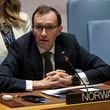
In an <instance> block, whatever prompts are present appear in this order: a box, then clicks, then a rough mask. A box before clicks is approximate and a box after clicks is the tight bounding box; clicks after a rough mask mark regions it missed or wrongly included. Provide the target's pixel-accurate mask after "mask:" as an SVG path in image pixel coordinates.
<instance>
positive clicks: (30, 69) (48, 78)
mask: <svg viewBox="0 0 110 110" xmlns="http://www.w3.org/2000/svg"><path fill="white" fill-rule="evenodd" d="M32 25H33V27H32V32H29V33H28V34H25V35H24V36H22V37H21V38H20V39H18V40H17V41H15V42H14V43H13V44H12V45H11V47H10V49H9V54H8V56H7V58H6V59H5V61H4V62H3V63H2V65H1V67H0V91H6V92H8V91H25V90H26V91H32V90H33V89H47V88H59V87H67V86H71V85H76V84H80V81H79V80H78V79H79V78H77V74H76V71H75V69H74V68H77V69H81V70H82V72H79V73H78V75H79V76H80V77H81V78H82V79H83V81H84V82H85V83H86V84H88V83H90V84H92V83H99V82H104V81H106V80H109V79H110V75H109V73H110V67H109V65H107V64H105V63H104V62H103V61H102V60H101V59H100V58H98V57H97V56H95V55H92V54H89V53H88V52H87V51H86V50H84V49H83V48H82V47H80V45H79V44H78V42H77V40H76V38H75V36H74V35H72V34H68V33H63V32H61V31H62V27H63V26H62V22H61V16H60V14H59V12H58V11H57V10H56V9H54V8H52V7H49V6H40V7H38V8H37V10H36V11H35V12H34V13H33V16H32ZM44 52H48V53H49V52H51V53H52V54H51V60H50V61H51V62H52V63H51V67H52V68H53V70H50V71H48V72H46V66H47V65H48V64H45V63H46V62H50V61H49V59H48V61H46V59H44V57H43V53H44Z"/></svg>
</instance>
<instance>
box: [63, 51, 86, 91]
mask: <svg viewBox="0 0 110 110" xmlns="http://www.w3.org/2000/svg"><path fill="white" fill-rule="evenodd" d="M62 55H63V57H64V60H65V62H68V64H69V65H70V67H71V68H72V71H73V72H74V74H75V75H76V77H78V79H79V80H80V81H81V82H82V84H83V85H84V86H85V88H86V90H87V92H88V88H87V85H86V84H85V82H84V81H83V80H82V78H81V77H80V76H79V74H78V73H77V71H76V70H75V68H74V67H73V65H72V63H71V62H70V60H69V57H68V56H67V55H66V53H65V51H62ZM73 78H74V77H73Z"/></svg>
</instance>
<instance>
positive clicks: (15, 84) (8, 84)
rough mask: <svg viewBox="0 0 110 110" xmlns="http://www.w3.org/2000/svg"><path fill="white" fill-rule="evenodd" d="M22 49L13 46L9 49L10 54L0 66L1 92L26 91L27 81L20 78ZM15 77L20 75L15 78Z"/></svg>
mask: <svg viewBox="0 0 110 110" xmlns="http://www.w3.org/2000/svg"><path fill="white" fill-rule="evenodd" d="M20 53H22V52H21V50H20V48H19V47H17V45H16V46H13V48H10V49H9V54H8V56H7V57H6V59H5V60H4V61H3V63H2V64H1V66H0V92H7V91H24V90H25V88H26V81H25V80H22V79H19V76H18V73H19V67H20V65H19V61H20V60H19V58H20ZM15 77H18V79H17V78H15Z"/></svg>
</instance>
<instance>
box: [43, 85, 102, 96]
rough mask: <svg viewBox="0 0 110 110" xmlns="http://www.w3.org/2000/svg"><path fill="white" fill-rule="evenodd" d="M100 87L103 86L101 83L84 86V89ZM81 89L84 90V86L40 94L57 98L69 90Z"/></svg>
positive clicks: (45, 91) (46, 91) (44, 91)
mask: <svg viewBox="0 0 110 110" xmlns="http://www.w3.org/2000/svg"><path fill="white" fill-rule="evenodd" d="M101 85H103V83H101V84H93V85H86V87H87V88H90V87H98V86H101ZM81 88H85V86H84V85H81V86H72V87H66V88H61V89H50V90H43V91H41V92H42V93H44V94H47V95H51V96H56V97H57V96H58V97H59V94H63V93H66V92H68V91H69V90H74V89H81Z"/></svg>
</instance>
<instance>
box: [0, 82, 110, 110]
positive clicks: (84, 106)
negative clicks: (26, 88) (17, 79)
mask: <svg viewBox="0 0 110 110" xmlns="http://www.w3.org/2000/svg"><path fill="white" fill-rule="evenodd" d="M104 85H107V86H108V85H109V86H110V83H104ZM39 93H40V91H37V90H36V91H33V92H25V93H9V94H11V95H13V96H14V97H15V96H16V94H17V95H18V97H15V98H14V100H13V102H12V104H14V103H15V102H18V103H21V104H23V106H22V107H14V108H11V107H9V106H7V105H5V104H3V103H2V102H1V103H0V110H73V109H74V110H105V109H106V110H110V100H106V101H97V102H88V103H79V104H70V105H67V104H66V103H65V99H59V98H55V97H51V96H48V98H49V101H48V103H46V104H35V103H30V102H25V101H23V100H22V99H21V97H20V96H23V95H27V94H34V95H37V94H39ZM5 94H6V93H5ZM1 95H2V94H1ZM7 103H10V102H9V101H8V102H7ZM26 105H28V106H26Z"/></svg>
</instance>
